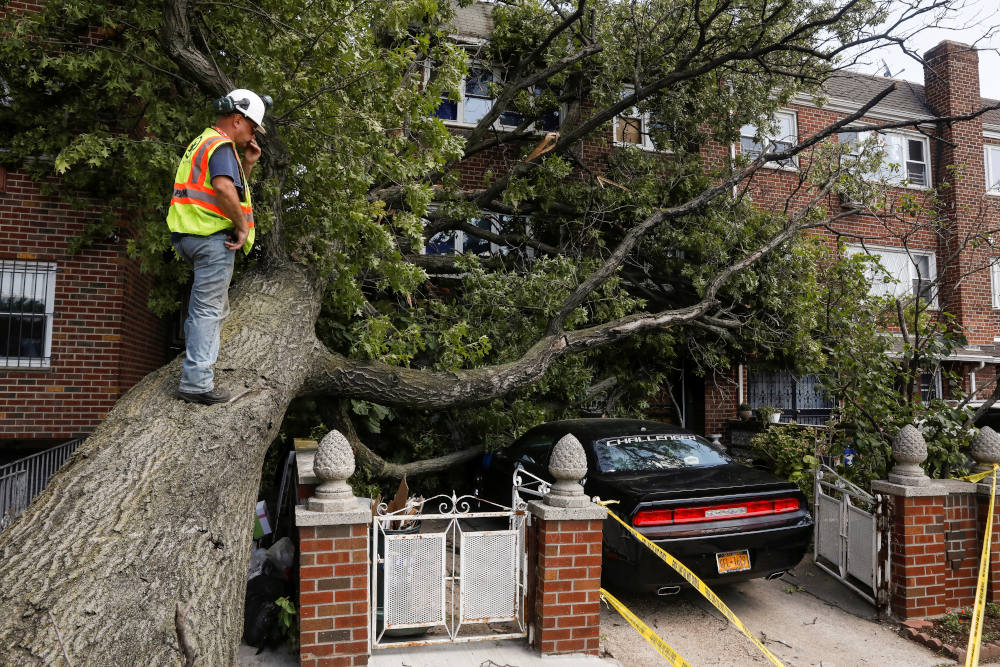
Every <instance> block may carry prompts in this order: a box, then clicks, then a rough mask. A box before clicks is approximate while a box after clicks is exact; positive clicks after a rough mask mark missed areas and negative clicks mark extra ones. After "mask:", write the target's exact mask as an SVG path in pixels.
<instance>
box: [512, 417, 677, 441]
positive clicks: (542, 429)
mask: <svg viewBox="0 0 1000 667" xmlns="http://www.w3.org/2000/svg"><path fill="white" fill-rule="evenodd" d="M529 433H533V434H537V433H551V434H553V435H556V436H558V437H562V436H563V435H565V434H567V433H572V434H573V435H575V436H576V437H577V439H578V440H580V441H585V440H590V441H593V440H600V439H601V438H610V437H613V436H616V435H638V434H639V433H675V434H676V433H680V434H687V435H694V434H693V433H691V431H688V430H686V429H683V428H680V427H678V426H674V425H673V424H667V423H664V422H656V421H648V420H644V419H612V418H606V417H605V418H595V419H562V420H559V421H553V422H546V423H544V424H539V425H538V426H535V427H534V428H532V429H531V430H530V431H529Z"/></svg>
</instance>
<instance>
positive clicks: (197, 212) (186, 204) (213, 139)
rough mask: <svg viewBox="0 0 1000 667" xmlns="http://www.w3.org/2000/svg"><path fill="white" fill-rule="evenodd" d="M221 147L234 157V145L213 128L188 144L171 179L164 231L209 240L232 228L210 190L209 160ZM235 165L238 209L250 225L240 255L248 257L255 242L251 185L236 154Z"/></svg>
mask: <svg viewBox="0 0 1000 667" xmlns="http://www.w3.org/2000/svg"><path fill="white" fill-rule="evenodd" d="M222 146H226V147H227V149H226V150H232V151H233V153H236V144H234V143H233V142H232V140H231V139H228V138H227V137H225V136H224V135H223V134H222V133H220V132H219V131H218V130H216V129H215V128H208V129H206V130H205V131H204V132H202V133H201V134H200V135H199V136H198V137H197V138H196V139H195V140H194V141H192V142H191V143H190V144H188V147H187V150H186V151H184V156H183V157H182V158H181V162H180V164H179V165H178V166H177V174H176V175H175V176H174V194H173V197H172V198H171V199H170V210H169V211H168V212H167V227H169V228H170V231H172V232H179V233H181V234H197V235H199V236H208V235H209V234H214V233H215V232H218V231H222V230H223V229H229V228H232V227H233V221H232V220H230V219H229V218H227V217H226V215H225V214H224V213H223V212H222V209H220V208H219V206H218V204H217V203H216V199H215V188H213V187H212V177H211V175H210V174H209V172H208V160H209V158H210V157H212V153H214V152H215V151H216V150H217V149H219V148H220V147H222ZM236 164H237V165H239V170H240V179H241V180H242V181H243V200H242V201H241V202H240V206H241V207H242V209H243V217H244V218H245V219H246V221H247V224H249V225H250V233H249V234H248V235H247V240H246V243H245V244H243V252H244V253H247V254H249V253H250V248H252V247H253V239H254V225H253V207H252V206H251V204H250V184H249V183H248V182H247V177H246V174H245V173H243V163H242V161H240V156H239V154H238V153H236Z"/></svg>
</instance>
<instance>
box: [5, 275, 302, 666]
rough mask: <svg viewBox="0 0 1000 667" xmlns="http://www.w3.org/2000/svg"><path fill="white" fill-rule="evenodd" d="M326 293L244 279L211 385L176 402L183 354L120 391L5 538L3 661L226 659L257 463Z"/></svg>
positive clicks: (280, 280)
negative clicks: (229, 397) (180, 614)
mask: <svg viewBox="0 0 1000 667" xmlns="http://www.w3.org/2000/svg"><path fill="white" fill-rule="evenodd" d="M318 311H319V290H318V289H317V288H316V287H315V286H314V284H313V283H312V282H311V281H310V280H309V278H308V277H307V276H306V274H305V273H304V272H303V271H302V270H300V269H296V268H289V267H283V268H280V269H274V270H272V271H270V272H266V273H265V272H260V273H254V274H250V275H248V276H246V278H245V279H244V280H242V281H241V283H240V285H239V286H238V288H236V289H234V299H233V310H232V315H231V316H230V317H229V319H228V320H227V321H226V323H225V326H224V327H223V331H222V346H221V354H220V357H219V361H218V363H217V364H216V367H215V368H216V382H218V383H220V384H221V385H222V386H224V387H227V388H230V389H232V390H233V394H234V396H237V398H236V399H235V400H234V401H233V402H231V403H229V404H226V405H217V406H199V405H193V404H188V403H184V402H182V401H180V400H179V399H177V398H175V397H174V392H175V391H176V389H177V383H178V379H179V375H180V366H181V359H180V358H178V359H176V360H174V361H173V362H172V363H170V364H168V365H167V366H164V367H163V368H161V369H159V370H158V371H155V372H154V373H151V374H150V375H148V376H147V377H146V378H144V379H143V380H142V381H141V382H140V383H139V384H138V385H136V386H135V387H134V388H133V389H132V390H131V391H129V392H128V393H127V394H126V395H125V396H124V397H122V399H121V400H119V401H118V403H117V404H116V405H115V407H114V409H113V410H112V411H111V412H110V413H109V414H108V416H107V418H106V419H105V420H104V422H103V423H102V424H101V425H100V427H99V428H98V429H97V430H96V431H95V432H94V434H93V435H91V436H90V437H89V438H88V439H87V441H86V442H85V443H84V444H83V445H82V446H81V447H80V449H79V450H78V451H77V453H76V454H75V455H74V456H73V458H72V459H71V460H70V462H69V463H68V464H67V465H66V466H65V467H64V468H63V469H62V470H61V471H60V472H59V473H58V474H57V475H56V476H55V477H54V478H53V479H52V480H51V482H50V483H49V486H48V488H46V489H45V491H44V492H43V493H42V494H41V495H40V496H39V497H38V498H37V499H36V501H35V502H34V503H33V504H32V505H31V506H30V507H29V508H28V510H27V511H26V512H25V513H24V514H23V515H22V516H21V517H20V519H18V520H17V521H15V522H14V524H13V525H12V526H11V527H10V528H9V529H8V530H7V531H6V532H4V533H3V534H0V609H2V610H3V612H2V614H0V618H2V620H0V664H3V665H33V664H45V665H51V664H67V662H70V663H72V664H73V665H76V666H79V665H102V666H104V665H138V664H144V665H170V664H178V663H181V664H183V663H184V662H186V659H187V656H185V655H183V650H182V648H181V643H180V641H179V633H178V622H177V621H176V620H175V612H176V609H177V605H178V604H180V607H181V608H182V609H184V608H185V607H187V606H188V605H189V604H190V608H189V609H188V610H187V612H186V613H185V614H184V618H183V620H182V621H180V624H181V625H183V626H184V627H183V633H184V634H185V635H186V637H187V640H188V641H189V643H190V645H191V648H192V649H193V651H195V652H197V658H196V662H197V664H200V665H234V664H236V653H237V648H238V645H239V638H240V637H241V636H242V632H243V624H242V620H243V596H244V593H245V589H246V574H247V567H248V558H249V549H250V540H251V529H252V524H253V508H254V504H255V502H256V500H257V489H258V487H259V484H260V474H261V466H262V463H263V459H264V455H265V452H266V451H267V448H268V446H269V444H270V443H271V441H272V440H273V439H274V437H275V436H276V434H277V432H278V428H279V426H280V424H281V420H282V417H283V415H284V413H285V410H286V408H287V406H288V403H289V402H290V401H291V399H292V398H294V397H295V395H296V394H297V392H298V391H299V388H300V386H301V384H302V381H303V378H304V377H305V375H306V373H307V370H308V369H307V365H306V363H305V360H306V359H307V357H308V356H309V354H310V352H311V350H312V348H313V345H314V341H315V336H314V323H315V319H316V317H317V314H318Z"/></svg>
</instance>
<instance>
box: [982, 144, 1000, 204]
mask: <svg viewBox="0 0 1000 667" xmlns="http://www.w3.org/2000/svg"><path fill="white" fill-rule="evenodd" d="M984 150H985V152H986V191H987V192H988V193H990V194H991V195H1000V146H990V145H986V146H984Z"/></svg>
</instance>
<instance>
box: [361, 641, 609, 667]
mask: <svg viewBox="0 0 1000 667" xmlns="http://www.w3.org/2000/svg"><path fill="white" fill-rule="evenodd" d="M368 665H369V667H509V666H516V667H623V666H622V663H620V662H618V661H617V660H602V659H601V658H596V657H594V656H587V655H568V656H555V657H551V658H542V657H541V656H540V655H538V653H537V652H535V651H533V650H531V649H530V648H528V646H527V645H526V644H525V643H524V642H521V641H513V640H507V641H498V642H496V641H494V642H489V641H487V642H474V643H468V644H447V645H444V646H420V647H417V648H410V649H406V648H397V649H385V650H383V651H376V652H375V653H374V654H373V655H372V657H371V659H370V660H369V661H368Z"/></svg>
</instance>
